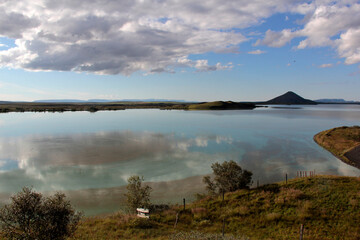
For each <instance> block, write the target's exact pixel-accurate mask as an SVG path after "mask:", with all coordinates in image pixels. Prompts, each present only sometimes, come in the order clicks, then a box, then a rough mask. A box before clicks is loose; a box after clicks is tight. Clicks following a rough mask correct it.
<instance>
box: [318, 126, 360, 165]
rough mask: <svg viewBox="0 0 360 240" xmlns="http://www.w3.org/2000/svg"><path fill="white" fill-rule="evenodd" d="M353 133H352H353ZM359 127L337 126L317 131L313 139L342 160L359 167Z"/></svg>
mask: <svg viewBox="0 0 360 240" xmlns="http://www.w3.org/2000/svg"><path fill="white" fill-rule="evenodd" d="M353 133H354V134H353ZM356 134H358V136H360V127H358V126H354V127H337V128H332V129H329V130H325V131H322V132H319V133H317V134H316V135H315V136H314V137H313V139H314V141H315V142H316V143H317V144H318V145H319V146H321V147H322V148H324V149H325V150H327V151H329V152H330V153H331V154H332V155H333V156H335V157H336V158H337V159H339V160H341V161H342V162H344V163H346V164H348V165H350V166H353V167H356V168H358V169H360V138H359V140H357V139H354V136H356ZM353 135H354V136H353Z"/></svg>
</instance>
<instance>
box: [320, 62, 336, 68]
mask: <svg viewBox="0 0 360 240" xmlns="http://www.w3.org/2000/svg"><path fill="white" fill-rule="evenodd" d="M333 66H334V65H333V64H332V63H324V64H321V65H320V66H319V68H331V67H333Z"/></svg>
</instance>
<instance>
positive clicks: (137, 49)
mask: <svg viewBox="0 0 360 240" xmlns="http://www.w3.org/2000/svg"><path fill="white" fill-rule="evenodd" d="M304 4H305V3H299V1H298V0H271V1H260V0H257V1H248V0H229V1H225V2H224V1H220V0H213V1H201V2H194V1H192V0H184V1H176V0H161V1H159V0H149V1H142V0H123V1H117V0H106V1H100V0H95V1H85V0H77V1H73V0H63V1H50V0H31V1H30V0H24V1H9V0H6V1H2V2H1V3H0V36H4V37H8V38H13V39H16V45H17V46H16V47H14V48H11V49H8V50H5V51H1V53H0V66H3V67H10V68H23V69H26V70H31V71H51V70H57V71H79V72H91V73H97V74H119V73H120V74H125V75H128V74H131V73H133V72H135V71H139V70H140V71H144V72H147V73H157V72H172V71H173V70H172V69H173V68H174V67H176V66H178V64H179V59H183V58H187V57H188V56H189V55H191V54H195V55H196V54H203V53H207V52H216V53H237V52H238V51H239V50H238V45H239V44H240V43H242V42H244V41H246V40H247V38H246V37H244V36H243V35H242V34H241V33H239V31H236V32H235V31H232V29H233V28H246V27H250V26H253V25H254V24H255V25H257V24H260V23H261V22H263V21H264V19H266V18H268V17H270V16H271V15H273V14H275V13H278V12H289V11H290V12H293V11H295V10H294V9H298V8H302V9H307V8H306V7H304V6H303V5H304ZM305 5H306V4H305ZM302 6H303V7H302ZM306 6H307V5H306ZM302 11H304V12H305V10H302ZM306 11H307V10H306ZM205 60H206V59H205ZM196 65H198V66H201V68H200V69H199V68H198V70H199V71H204V70H207V71H211V70H219V69H227V68H230V67H229V66H223V65H221V64H216V65H214V66H206V65H205V63H204V62H203V65H201V63H196V64H195V65H194V64H191V65H186V64H185V65H183V66H185V67H196Z"/></svg>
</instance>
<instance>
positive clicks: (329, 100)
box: [315, 98, 358, 103]
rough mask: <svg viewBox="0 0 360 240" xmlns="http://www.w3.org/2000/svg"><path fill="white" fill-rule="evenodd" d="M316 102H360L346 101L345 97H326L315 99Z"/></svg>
mask: <svg viewBox="0 0 360 240" xmlns="http://www.w3.org/2000/svg"><path fill="white" fill-rule="evenodd" d="M315 102H317V103H358V102H356V101H346V100H345V99H342V98H334V99H331V98H330V99H328V98H324V99H318V100H315Z"/></svg>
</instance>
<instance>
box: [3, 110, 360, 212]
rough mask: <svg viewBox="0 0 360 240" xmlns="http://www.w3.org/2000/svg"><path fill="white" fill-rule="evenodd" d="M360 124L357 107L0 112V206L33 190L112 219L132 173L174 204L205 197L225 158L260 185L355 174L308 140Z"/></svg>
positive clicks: (155, 194) (159, 199) (155, 195)
mask: <svg viewBox="0 0 360 240" xmlns="http://www.w3.org/2000/svg"><path fill="white" fill-rule="evenodd" d="M359 120H360V105H316V106H291V108H289V106H276V108H274V107H268V108H257V109H255V110H231V111H178V110H171V111H169V110H168V111H166V110H157V109H136V110H124V111H100V112H96V113H89V112H64V113H6V114H1V117H0V204H1V205H3V204H4V203H6V202H8V197H9V196H10V195H11V194H14V193H16V192H18V191H20V190H21V188H22V187H23V186H32V187H33V188H34V189H35V190H37V191H41V192H44V193H52V192H54V191H63V192H65V193H66V194H67V196H68V197H69V198H70V200H71V201H72V202H73V203H74V204H75V206H76V207H77V208H78V209H81V210H83V211H84V212H85V214H87V215H93V214H101V213H107V212H113V211H116V210H119V209H121V208H122V207H123V200H124V196H123V193H124V192H125V188H124V186H125V185H126V180H127V178H128V177H129V176H131V175H134V174H136V175H142V176H144V178H145V180H146V181H149V182H151V186H152V187H153V189H154V192H153V200H154V202H158V203H181V202H182V198H183V197H186V198H187V199H189V200H191V199H193V198H194V197H193V195H194V193H196V192H201V191H204V186H203V184H202V182H201V178H202V176H203V175H205V174H209V173H211V164H212V163H215V162H223V161H228V160H234V161H237V162H238V163H239V164H240V165H241V166H242V167H243V168H245V169H248V170H250V171H252V172H253V174H254V175H253V180H254V182H257V181H259V183H260V184H265V183H271V182H275V181H282V180H284V177H285V174H286V173H287V174H288V176H289V178H293V177H296V172H297V171H314V170H315V171H316V173H317V174H335V175H345V176H359V175H360V171H359V170H358V169H356V168H354V167H351V166H348V165H346V164H344V163H342V162H341V161H340V160H338V159H336V158H335V157H334V156H332V155H331V154H330V153H328V152H327V151H326V150H324V149H322V148H321V147H319V146H318V145H317V144H316V143H315V142H314V141H313V136H314V135H315V134H316V133H318V132H320V131H323V130H326V129H329V128H333V127H338V126H344V125H346V126H353V125H359V124H360V123H359Z"/></svg>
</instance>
